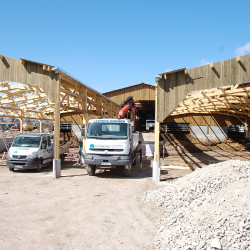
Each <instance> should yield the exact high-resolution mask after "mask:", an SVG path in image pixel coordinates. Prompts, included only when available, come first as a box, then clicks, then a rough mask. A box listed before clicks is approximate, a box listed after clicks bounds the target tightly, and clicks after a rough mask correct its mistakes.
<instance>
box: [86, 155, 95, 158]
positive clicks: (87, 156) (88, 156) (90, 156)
mask: <svg viewBox="0 0 250 250" xmlns="http://www.w3.org/2000/svg"><path fill="white" fill-rule="evenodd" d="M85 158H86V159H92V158H93V156H92V155H85Z"/></svg>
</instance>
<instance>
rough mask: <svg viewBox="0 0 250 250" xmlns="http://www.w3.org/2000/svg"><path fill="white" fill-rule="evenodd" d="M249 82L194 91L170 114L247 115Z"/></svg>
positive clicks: (249, 91)
mask: <svg viewBox="0 0 250 250" xmlns="http://www.w3.org/2000/svg"><path fill="white" fill-rule="evenodd" d="M249 93H250V83H249V84H236V85H228V86H223V87H220V88H219V87H216V88H212V89H205V90H201V91H194V92H192V93H190V94H188V95H187V96H186V98H185V99H184V100H183V101H182V102H181V103H180V104H179V105H178V106H177V107H176V108H175V109H174V110H173V111H172V112H171V114H170V115H171V116H174V115H181V114H187V113H206V114H207V113H218V114H224V115H230V116H235V117H237V118H239V117H240V118H244V117H246V116H247V117H249V110H250V97H249Z"/></svg>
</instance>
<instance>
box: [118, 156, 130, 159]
mask: <svg viewBox="0 0 250 250" xmlns="http://www.w3.org/2000/svg"><path fill="white" fill-rule="evenodd" d="M120 159H121V160H129V156H121V157H120Z"/></svg>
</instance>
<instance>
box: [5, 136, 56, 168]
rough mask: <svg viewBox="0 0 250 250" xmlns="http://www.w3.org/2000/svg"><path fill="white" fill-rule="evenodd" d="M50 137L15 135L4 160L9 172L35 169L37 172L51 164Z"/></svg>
mask: <svg viewBox="0 0 250 250" xmlns="http://www.w3.org/2000/svg"><path fill="white" fill-rule="evenodd" d="M52 136H53V135H51V134H45V133H37V134H35V133H27V134H26V133H23V134H19V135H17V136H16V137H15V139H14V141H13V143H12V145H11V147H10V148H9V151H8V155H7V158H6V165H7V167H8V168H9V170H10V171H14V169H36V170H37V171H38V172H39V171H40V170H41V169H42V168H43V167H44V166H45V165H48V164H52V159H53V147H52V146H53V145H52V142H51V139H52Z"/></svg>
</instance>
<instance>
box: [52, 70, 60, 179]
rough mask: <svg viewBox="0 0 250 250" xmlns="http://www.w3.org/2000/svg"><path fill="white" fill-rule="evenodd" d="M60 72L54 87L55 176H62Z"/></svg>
mask: <svg viewBox="0 0 250 250" xmlns="http://www.w3.org/2000/svg"><path fill="white" fill-rule="evenodd" d="M60 81H61V79H60V74H56V85H55V88H54V89H53V92H54V93H55V123H54V159H53V176H54V178H60V177H61V159H60V85H61V84H60Z"/></svg>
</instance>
